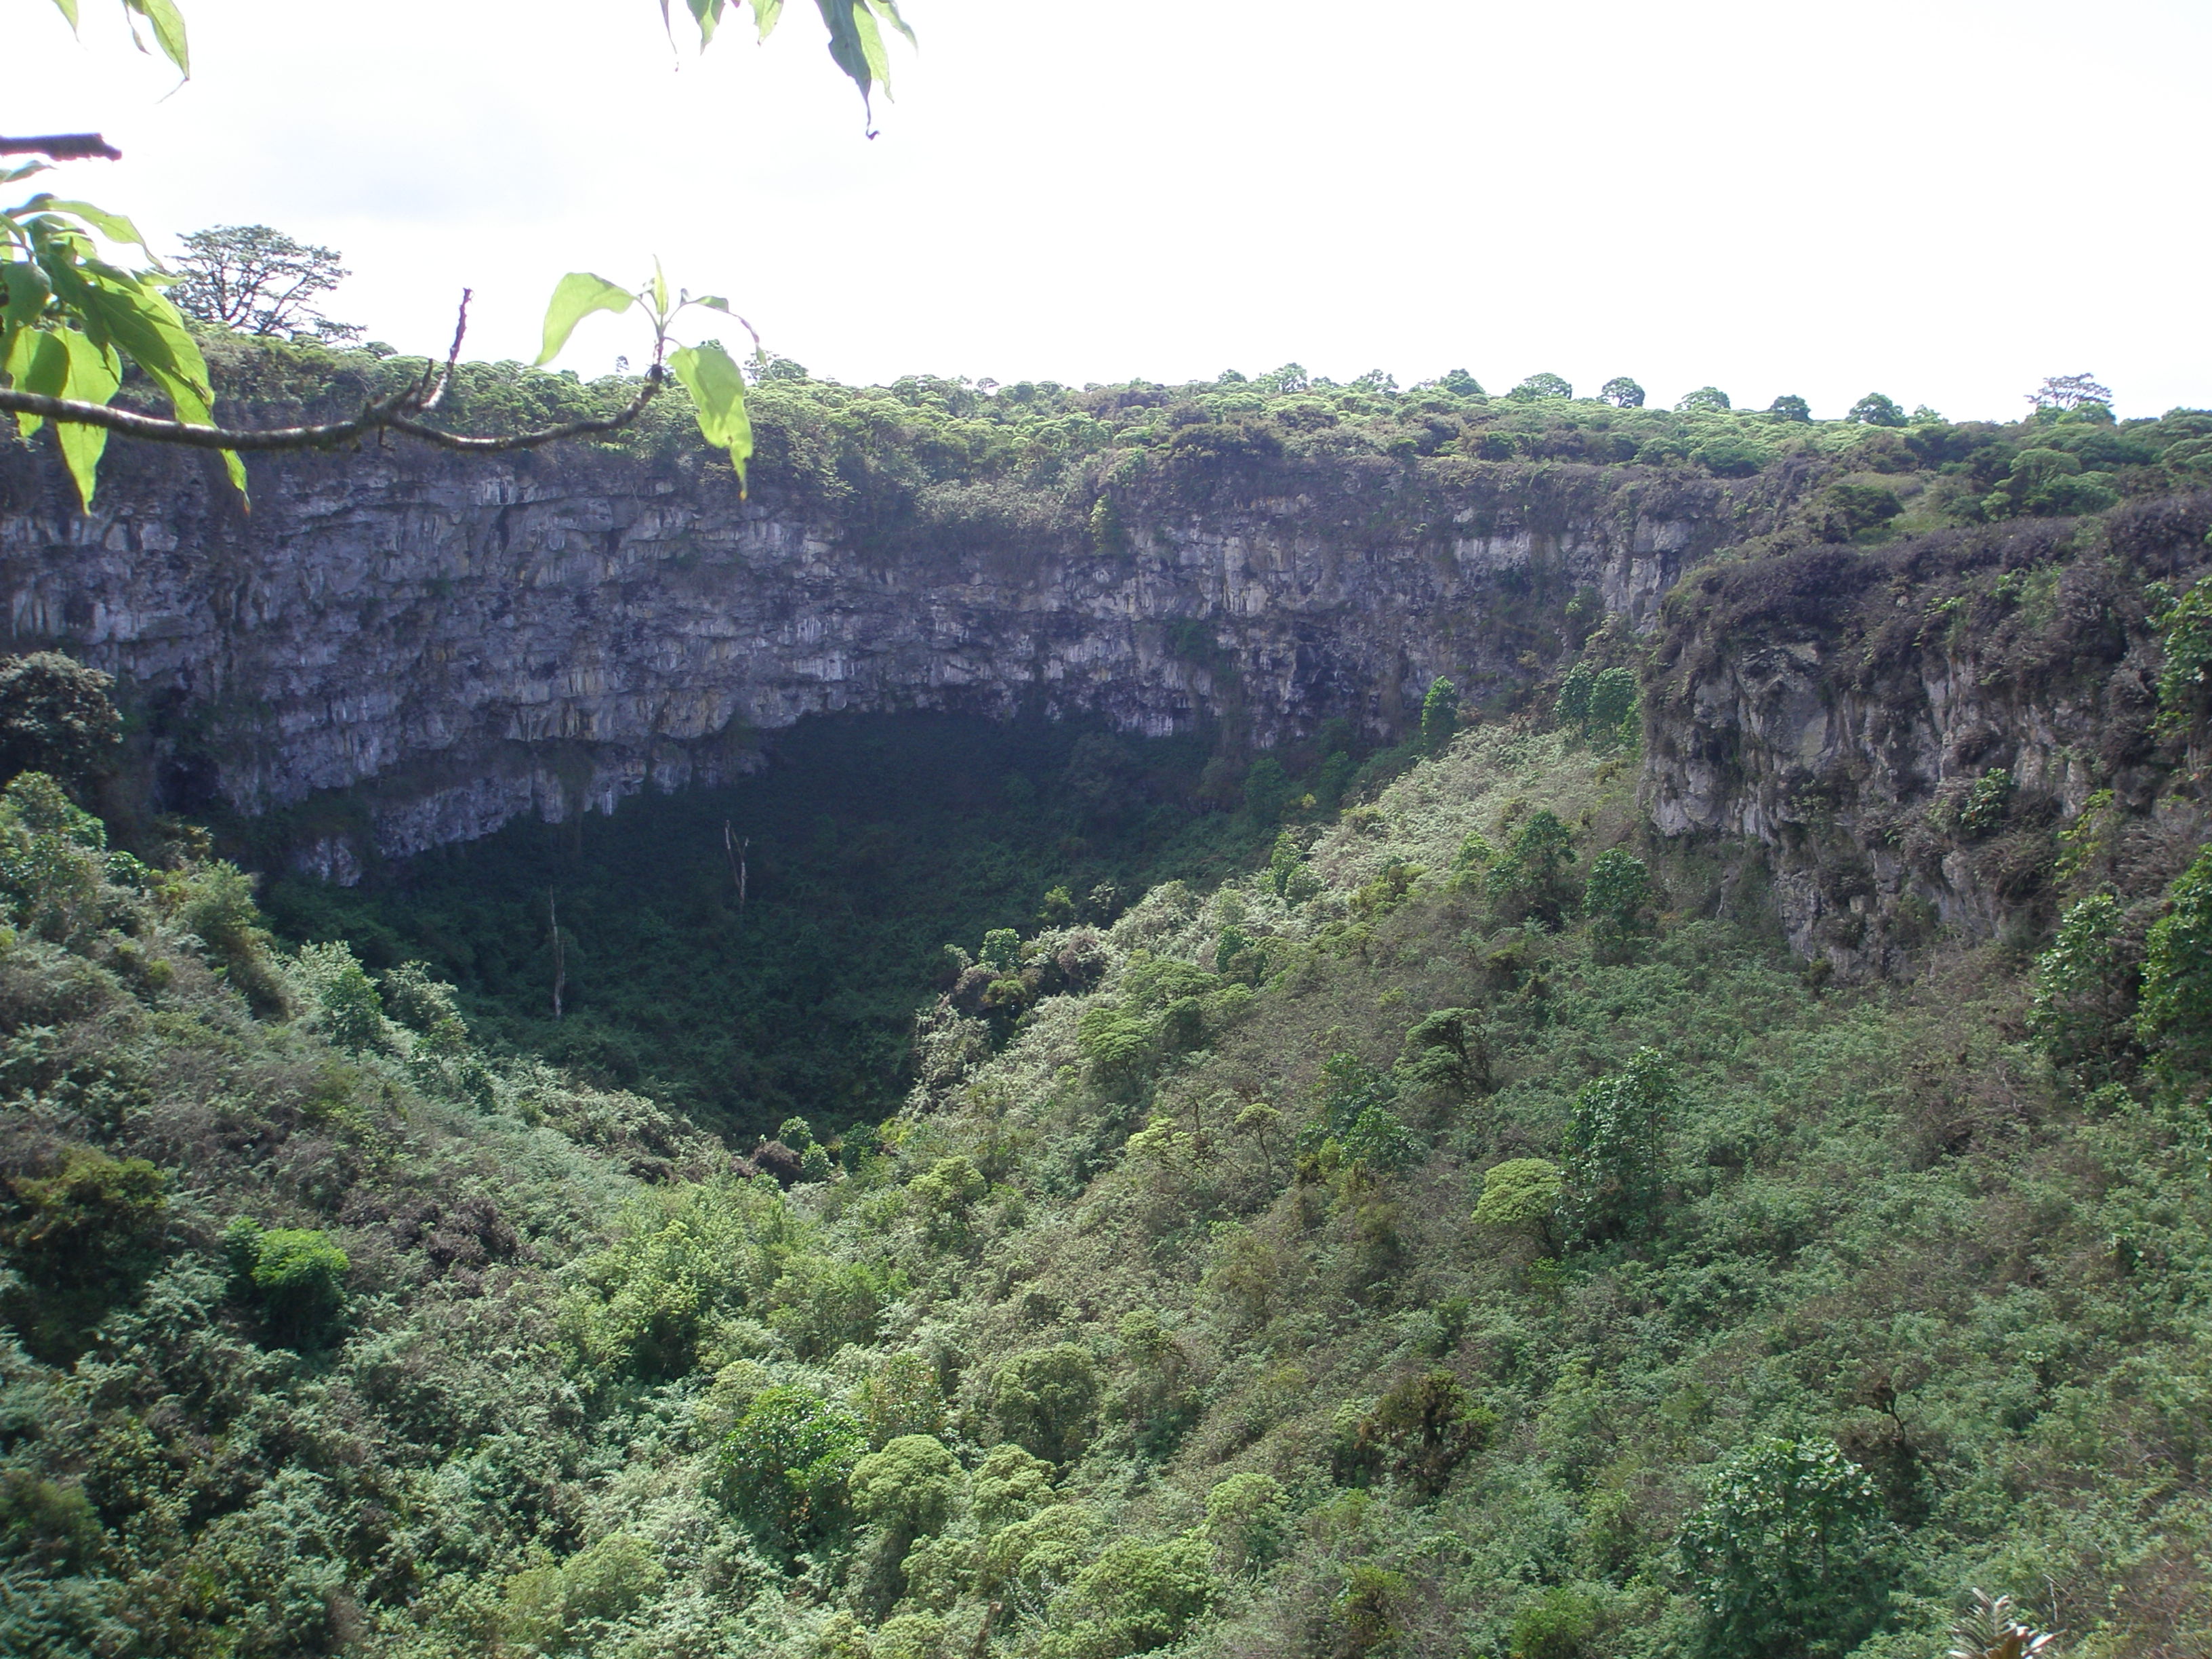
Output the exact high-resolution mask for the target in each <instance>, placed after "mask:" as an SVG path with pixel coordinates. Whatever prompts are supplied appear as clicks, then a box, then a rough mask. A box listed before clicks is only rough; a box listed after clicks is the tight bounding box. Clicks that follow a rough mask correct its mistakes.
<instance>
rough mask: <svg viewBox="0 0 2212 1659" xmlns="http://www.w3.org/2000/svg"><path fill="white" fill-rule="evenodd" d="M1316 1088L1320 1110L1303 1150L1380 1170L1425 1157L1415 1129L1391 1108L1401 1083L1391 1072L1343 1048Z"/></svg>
mask: <svg viewBox="0 0 2212 1659" xmlns="http://www.w3.org/2000/svg"><path fill="white" fill-rule="evenodd" d="M1316 1088H1317V1090H1318V1092H1319V1094H1320V1096H1321V1101H1320V1109H1319V1110H1318V1111H1317V1112H1316V1113H1315V1114H1314V1115H1313V1116H1312V1118H1310V1120H1308V1121H1307V1122H1306V1124H1305V1127H1303V1128H1301V1129H1300V1130H1299V1131H1298V1136H1297V1149H1298V1151H1299V1152H1303V1153H1304V1154H1306V1155H1308V1156H1309V1157H1319V1158H1322V1160H1323V1161H1324V1162H1328V1161H1329V1160H1330V1159H1331V1158H1334V1159H1337V1160H1340V1161H1341V1162H1343V1163H1345V1164H1351V1165H1353V1166H1355V1167H1358V1168H1364V1169H1369V1170H1399V1169H1403V1168H1405V1167H1406V1166H1407V1164H1412V1163H1413V1162H1415V1161H1416V1160H1417V1159H1418V1158H1419V1156H1420V1146H1419V1142H1418V1141H1417V1140H1416V1139H1414V1136H1413V1131H1412V1130H1411V1129H1409V1128H1407V1127H1406V1125H1405V1123H1404V1121H1402V1120H1401V1119H1400V1117H1399V1116H1398V1115H1397V1114H1396V1113H1395V1111H1393V1110H1392V1109H1391V1108H1392V1107H1394V1106H1395V1105H1396V1104H1397V1101H1398V1084H1397V1080H1396V1079H1395V1078H1393V1077H1392V1076H1391V1075H1390V1073H1388V1072H1385V1071H1383V1070H1381V1069H1379V1068H1377V1067H1376V1066H1370V1065H1369V1064H1368V1063H1367V1061H1365V1060H1362V1059H1361V1058H1360V1057H1359V1056H1358V1054H1350V1053H1346V1052H1339V1053H1337V1054H1331V1055H1330V1056H1329V1057H1328V1059H1327V1060H1323V1061H1322V1068H1321V1078H1320V1080H1319V1082H1318V1083H1317V1085H1316Z"/></svg>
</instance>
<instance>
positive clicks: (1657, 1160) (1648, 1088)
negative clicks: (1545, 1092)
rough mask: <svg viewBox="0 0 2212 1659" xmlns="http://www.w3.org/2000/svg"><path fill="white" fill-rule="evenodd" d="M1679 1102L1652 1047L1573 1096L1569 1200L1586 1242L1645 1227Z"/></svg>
mask: <svg viewBox="0 0 2212 1659" xmlns="http://www.w3.org/2000/svg"><path fill="white" fill-rule="evenodd" d="M1678 1098H1679V1091H1678V1089H1677V1087H1676V1085H1675V1082H1674V1069H1673V1067H1672V1066H1669V1065H1668V1063H1667V1057H1666V1056H1665V1055H1664V1054H1661V1053H1660V1052H1659V1051H1658V1050H1657V1049H1656V1048H1639V1049H1638V1050H1637V1051H1636V1053H1635V1054H1634V1055H1632V1057H1631V1058H1630V1060H1629V1062H1628V1064H1627V1066H1626V1067H1625V1068H1624V1069H1622V1070H1621V1071H1619V1072H1616V1073H1614V1074H1613V1076H1611V1077H1606V1078H1599V1079H1596V1080H1595V1082H1592V1083H1589V1084H1587V1085H1584V1086H1583V1091H1582V1093H1581V1094H1579V1095H1577V1097H1575V1109H1574V1117H1573V1121H1571V1123H1570V1125H1569V1126H1568V1129H1567V1140H1566V1147H1565V1153H1566V1202H1567V1208H1568V1210H1569V1212H1570V1213H1571V1215H1572V1217H1573V1218H1574V1220H1575V1222H1576V1224H1577V1225H1578V1226H1579V1227H1580V1228H1581V1230H1582V1231H1583V1233H1584V1234H1585V1235H1586V1236H1588V1237H1593V1238H1596V1237H1608V1236H1612V1235H1616V1234H1620V1233H1624V1232H1629V1231H1638V1230H1641V1229H1642V1228H1644V1227H1645V1226H1647V1225H1650V1221H1651V1219H1652V1218H1653V1216H1654V1215H1655V1214H1656V1212H1657V1210H1658V1207H1659V1199H1660V1194H1661V1193H1662V1191H1663V1189H1664V1175H1665V1155H1666V1138H1667V1125H1668V1120H1669V1119H1670V1118H1671V1117H1672V1116H1673V1115H1674V1107H1675V1104H1676V1103H1677V1100H1678Z"/></svg>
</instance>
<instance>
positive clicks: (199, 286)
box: [169, 225, 362, 342]
mask: <svg viewBox="0 0 2212 1659" xmlns="http://www.w3.org/2000/svg"><path fill="white" fill-rule="evenodd" d="M184 244H185V251H184V252H183V254H182V255H180V256H179V258H178V260H177V264H178V265H179V267H180V268H181V269H182V270H183V271H184V273H185V275H184V280H183V281H182V282H180V283H177V285H176V286H175V287H173V288H172V289H170V290H169V298H170V299H171V300H172V301H174V302H175V304H176V307H177V309H178V310H179V311H181V312H183V313H185V315H186V316H187V317H197V318H198V319H200V321H202V322H204V323H213V324H215V325H217V326H219V327H222V328H228V329H233V330H235V331H237V332H239V333H240V334H252V335H257V336H263V337H267V336H283V337H289V338H292V339H295V340H296V339H310V340H322V341H325V342H338V341H349V340H357V339H359V338H360V337H361V332H362V331H361V330H360V329H358V328H356V326H354V325H352V324H351V323H335V322H332V321H331V319H329V318H327V317H325V316H324V315H323V313H321V312H320V311H319V310H318V309H317V308H316V306H315V303H314V302H315V300H316V297H317V296H318V295H324V294H328V293H329V292H330V291H331V289H335V288H336V287H337V285H338V284H339V283H342V282H343V281H344V280H345V279H346V278H347V277H348V276H351V275H352V272H350V271H349V270H346V269H345V268H344V267H343V266H342V265H340V264H338V257H339V256H338V251H337V249H336V248H334V247H318V246H315V245H314V244H313V243H310V242H295V241H294V240H292V239H291V238H290V237H289V236H287V235H286V234H284V233H283V231H281V230H275V229H271V228H270V227H269V226H267V225H215V226H211V227H210V228H208V229H206V230H196V231H194V232H192V233H191V234H190V235H189V236H186V237H185V239H184Z"/></svg>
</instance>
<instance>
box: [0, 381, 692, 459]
mask: <svg viewBox="0 0 2212 1659" xmlns="http://www.w3.org/2000/svg"><path fill="white" fill-rule="evenodd" d="M664 383H665V374H664V371H663V370H662V369H661V367H660V365H659V364H658V363H655V364H654V365H653V368H650V369H649V370H647V373H646V377H645V384H644V385H643V386H640V387H639V388H638V392H637V396H636V397H635V398H631V399H630V400H629V404H627V405H626V406H625V407H624V408H623V410H621V411H620V412H619V413H617V414H614V415H611V416H605V417H603V418H600V419H597V420H586V421H564V422H562V423H561V424H560V425H558V426H549V427H541V428H538V430H537V431H535V432H517V433H513V434H511V435H507V436H505V437H482V438H479V437H474V436H471V435H469V434H467V433H463V432H441V431H440V430H439V429H438V428H436V427H434V426H426V425H424V424H423V423H422V422H420V421H417V420H415V419H413V418H412V417H411V411H412V410H416V409H419V408H420V407H421V406H422V405H421V404H419V403H418V402H416V398H417V397H418V396H419V395H420V392H421V387H420V386H419V385H418V386H410V387H408V389H407V390H406V391H405V392H396V393H394V394H393V395H392V396H391V397H389V398H378V399H377V400H376V401H375V402H374V403H371V404H365V405H364V406H363V407H362V411H361V413H360V414H358V415H356V416H354V417H353V418H352V419H351V420H346V421H329V422H324V423H323V424H321V425H319V426H279V427H262V428H232V427H222V426H194V425H191V424H190V423H189V422H184V421H165V420H163V419H161V417H160V416H155V415H141V414H139V413H138V412H137V410H130V409H118V408H116V407H115V406H114V405H113V404H93V403H85V402H83V401H82V400H80V399H78V398H48V397H44V396H42V395H40V393H38V392H10V391H7V390H5V389H4V388H0V413H6V414H9V415H35V416H39V417H40V419H42V420H48V421H68V422H74V423H75V424H76V425H79V426H101V427H106V428H107V429H108V430H109V431H110V432H114V433H119V434H120V435H123V436H124V437H126V438H143V439H145V440H146V441H149V442H151V443H163V444H181V445H183V446H185V447H186V448H188V449H229V450H236V451H238V452H240V453H246V452H248V451H252V452H265V451H269V450H283V449H328V448H330V447H332V446H333V445H336V444H342V443H345V442H347V441H349V440H351V439H355V438H359V437H361V436H362V435H365V434H368V433H371V432H377V431H382V430H386V429H387V428H388V429H390V430H392V431H394V432H404V433H405V434H406V435H408V436H410V437H411V438H420V439H422V441H424V442H426V443H433V444H436V445H438V446H440V447H441V448H445V449H465V450H471V451H474V452H476V453H495V452H498V451H501V450H509V449H535V448H537V447H538V446H539V445H540V444H550V443H558V442H559V441H561V440H562V439H563V438H589V437H593V436H596V435H599V434H600V433H605V432H619V431H620V430H622V428H624V427H626V426H628V425H629V424H630V423H631V422H633V421H635V420H636V419H637V417H638V416H641V415H642V414H643V413H645V406H646V405H647V404H649V403H651V402H652V401H653V398H654V397H655V396H656V395H658V393H659V391H660V388H661V386H662V385H663V384H664Z"/></svg>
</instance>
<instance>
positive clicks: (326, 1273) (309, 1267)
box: [222, 1216, 353, 1342]
mask: <svg viewBox="0 0 2212 1659" xmlns="http://www.w3.org/2000/svg"><path fill="white" fill-rule="evenodd" d="M222 1249H223V1256H224V1258H225V1260H226V1261H228V1263H229V1265H230V1273H231V1285H232V1289H233V1291H234V1293H235V1294H237V1295H239V1296H241V1297H245V1298H246V1299H247V1300H249V1301H252V1302H253V1303H255V1304H258V1306H259V1308H260V1310H261V1312H262V1315H263V1316H264V1317H265V1318H266V1319H267V1320H268V1322H269V1324H270V1328H271V1329H273V1330H275V1331H276V1333H277V1334H279V1335H281V1336H284V1337H288V1338H289V1339H290V1340H293V1341H295V1342H307V1341H313V1340H315V1339H316V1338H318V1337H319V1336H321V1335H322V1334H324V1333H325V1331H326V1330H327V1329H328V1328H329V1327H330V1325H331V1322H333V1321H335V1320H336V1319H337V1316H338V1312H339V1310H340V1309H341V1308H342V1307H343V1305H344V1302H345V1276H346V1273H347V1272H348V1271H349V1269H350V1268H351V1267H352V1266H353V1264H352V1263H351V1262H350V1261H348V1260H347V1259H346V1254H345V1252H344V1251H343V1250H341V1249H338V1247H337V1245H335V1244H333V1243H331V1240H330V1235H329V1234H327V1233H325V1232H324V1231H321V1230H320V1229H319V1228H313V1227H269V1228H264V1227H263V1226H262V1225H261V1224H260V1223H259V1222H258V1221H256V1220H254V1219H253V1218H252V1217H251V1216H240V1217H238V1218H236V1219H235V1220H234V1221H233V1222H232V1223H231V1224H230V1225H229V1226H228V1227H227V1228H225V1229H224V1230H223V1235H222Z"/></svg>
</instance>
